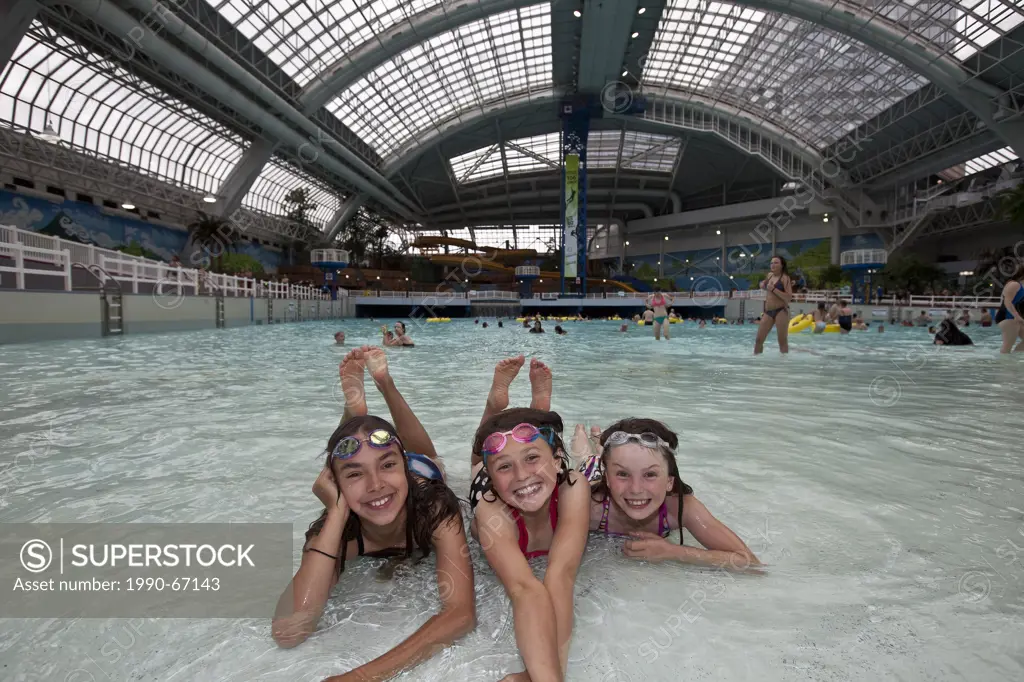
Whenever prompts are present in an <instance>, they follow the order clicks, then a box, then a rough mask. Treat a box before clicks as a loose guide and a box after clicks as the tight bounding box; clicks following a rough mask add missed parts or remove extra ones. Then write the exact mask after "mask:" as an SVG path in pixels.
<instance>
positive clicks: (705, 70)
mask: <svg viewBox="0 0 1024 682" xmlns="http://www.w3.org/2000/svg"><path fill="white" fill-rule="evenodd" d="M839 5H840V6H842V5H853V6H857V7H859V8H860V12H861V13H863V14H865V15H878V16H883V17H885V18H886V19H888V20H890V21H893V22H896V23H898V24H901V25H902V26H904V27H905V28H906V29H907V32H908V34H911V35H912V40H914V41H918V42H921V43H930V44H931V45H932V46H933V48H934V49H936V50H937V51H940V52H944V53H946V54H947V55H949V56H951V57H952V58H954V59H960V60H962V59H964V58H966V57H968V56H970V55H971V54H974V53H975V52H977V51H978V50H979V49H981V48H983V47H985V46H986V45H988V44H989V43H991V42H992V41H994V40H995V39H996V38H998V37H999V36H1000V35H1001V34H1002V33H1005V32H1006V31H1008V30H1009V29H1011V28H1013V27H1014V26H1016V25H1018V24H1020V23H1021V21H1022V20H1024V3H1021V2H1019V0H1017V1H1014V2H1006V1H1004V0H927V1H924V0H921V1H920V2H918V1H917V0H845V1H844V2H840V3H839ZM643 81H644V85H645V87H646V88H647V89H651V90H654V91H662V92H666V91H669V90H677V91H683V92H698V93H700V94H702V95H704V96H706V97H711V98H713V99H719V100H722V101H724V102H727V103H729V104H731V105H733V106H737V107H739V108H742V109H745V110H747V111H751V112H753V113H755V114H757V115H759V116H761V117H763V118H765V119H767V120H771V121H773V122H774V123H776V124H779V125H781V126H782V127H783V128H785V129H786V130H788V131H789V132H790V133H792V134H793V135H795V136H797V137H798V138H800V139H802V140H805V141H807V142H809V143H811V144H812V145H815V146H818V147H824V146H826V145H828V144H831V143H832V142H835V141H836V140H837V139H839V138H840V137H842V136H843V135H844V134H845V133H847V132H849V131H850V130H853V129H854V128H855V127H857V126H858V125H860V124H861V123H863V122H864V121H866V120H868V119H869V118H871V117H872V116H874V115H876V114H878V113H879V112H881V111H882V110H884V109H886V108H888V107H890V106H891V105H893V104H894V103H896V102H897V101H899V100H901V99H903V98H904V97H906V96H908V95H910V94H912V93H913V92H914V91H916V90H918V89H920V88H921V87H923V86H924V85H925V84H926V81H925V79H924V78H923V77H922V76H920V75H919V74H917V73H915V72H913V71H911V70H910V69H909V68H907V67H905V66H903V65H902V64H900V63H898V62H896V61H895V60H893V59H890V58H889V57H886V56H884V55H882V54H880V53H878V52H875V51H874V50H872V49H870V48H867V47H865V46H864V45H863V44H862V43H860V42H858V41H855V40H853V39H850V38H847V37H845V36H842V35H840V34H837V33H834V32H832V31H828V30H825V29H822V28H820V27H818V26H817V25H815V24H811V23H809V22H805V21H801V20H798V19H793V18H791V17H788V16H785V15H779V14H774V13H770V12H762V11H759V10H756V9H751V8H749V7H741V6H737V5H731V4H728V3H724V2H708V1H707V0H668V4H667V6H666V8H665V11H664V14H663V16H662V19H661V22H660V24H659V27H658V32H657V34H656V36H655V39H654V42H653V44H652V48H651V52H650V54H649V56H648V57H647V59H646V61H645V63H644V64H643Z"/></svg>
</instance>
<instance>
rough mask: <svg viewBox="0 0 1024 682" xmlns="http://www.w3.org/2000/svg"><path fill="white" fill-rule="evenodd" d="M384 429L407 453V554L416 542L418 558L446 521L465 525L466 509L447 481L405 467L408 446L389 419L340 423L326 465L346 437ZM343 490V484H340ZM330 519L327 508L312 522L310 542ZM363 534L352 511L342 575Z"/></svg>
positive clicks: (343, 549) (339, 567) (343, 548)
mask: <svg viewBox="0 0 1024 682" xmlns="http://www.w3.org/2000/svg"><path fill="white" fill-rule="evenodd" d="M377 429H383V430H385V431H387V432H388V433H390V434H391V435H392V436H394V437H395V438H396V439H397V442H398V445H399V449H400V450H401V451H402V452H403V455H402V460H403V462H402V465H403V467H404V468H405V480H406V482H407V483H408V485H409V494H408V496H407V497H406V498H405V557H406V558H408V557H410V556H412V552H413V545H414V544H415V546H416V548H417V549H419V550H420V552H421V554H420V556H419V557H418V558H417V561H419V560H420V559H423V558H424V557H426V556H427V555H429V554H430V546H431V538H432V537H433V534H434V531H435V530H436V529H437V528H438V527H439V526H440V525H441V524H442V523H453V524H454V523H458V524H460V525H461V524H462V512H461V510H460V508H459V499H458V498H457V497H456V496H455V493H454V492H452V490H451V488H449V487H448V485H447V484H446V483H444V482H443V481H435V480H428V479H424V478H419V477H414V476H413V474H412V472H411V471H409V468H408V467H407V466H405V461H404V460H405V454H404V452H405V449H404V448H403V447H402V441H401V439H399V438H398V432H397V431H395V427H394V426H392V425H391V423H390V422H388V421H387V420H384V419H381V418H380V417H374V416H372V415H366V416H361V417H352V418H351V419H349V420H348V421H347V422H345V423H343V424H340V425H339V426H338V428H336V429H335V430H334V433H332V434H331V437H330V438H329V439H328V440H327V450H326V451H325V453H324V456H325V462H326V465H327V466H329V465H330V461H331V453H332V452H334V448H335V447H336V446H337V445H338V441H340V440H341V439H342V438H344V437H345V436H352V435H355V434H357V433H359V432H360V431H376V430H377ZM339 489H340V484H339ZM326 520H327V509H324V510H323V511H322V512H321V513H320V516H319V517H318V518H317V519H316V520H315V521H313V523H311V524H309V529H308V530H307V531H306V543H307V544H308V543H309V541H310V540H312V539H313V538H314V537H316V536H317V535H319V534H320V531H321V530H322V529H323V527H324V522H325V521H326ZM361 535H362V522H361V520H360V518H359V516H358V515H357V514H356V513H355V512H352V513H351V514H349V517H348V521H347V522H346V523H345V528H344V529H343V530H342V532H341V551H340V552H339V553H338V561H337V564H336V565H337V570H338V575H341V573H342V571H344V570H345V555H346V553H347V550H348V543H349V542H350V541H352V540H355V539H356V538H358V537H360V536H361Z"/></svg>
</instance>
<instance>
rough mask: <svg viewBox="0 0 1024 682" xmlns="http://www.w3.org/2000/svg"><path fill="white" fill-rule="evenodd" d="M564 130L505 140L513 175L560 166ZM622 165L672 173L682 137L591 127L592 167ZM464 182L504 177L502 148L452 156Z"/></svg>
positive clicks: (589, 159) (589, 154)
mask: <svg viewBox="0 0 1024 682" xmlns="http://www.w3.org/2000/svg"><path fill="white" fill-rule="evenodd" d="M560 139H561V138H560V134H559V133H549V134H547V135H537V136H535V137H526V138H521V139H518V140H511V141H507V142H504V143H503V144H502V146H503V147H504V148H505V158H506V160H507V162H508V172H509V175H514V174H516V173H530V172H536V171H543V170H549V169H559V168H561V164H560V161H559V147H560ZM620 153H621V157H622V158H621V167H622V168H628V169H632V170H640V171H649V172H656V173H671V172H672V170H673V168H674V167H675V163H676V158H677V157H678V156H679V138H678V137H674V136H671V135H655V134H651V133H640V132H636V131H633V130H627V131H625V132H623V131H619V130H594V131H591V133H590V137H589V139H588V141H587V167H588V168H615V166H616V165H618V163H619V156H620ZM449 162H450V163H451V166H452V171H453V172H454V173H455V177H456V179H457V180H458V181H459V182H460V183H470V182H478V181H480V180H486V179H488V178H495V177H501V176H502V174H503V172H504V171H503V166H502V161H501V148H500V147H499V146H498V145H496V144H493V145H490V146H489V147H481V148H480V149H475V150H473V151H471V152H467V153H466V154H462V155H460V156H456V157H453V158H452V159H450V160H449Z"/></svg>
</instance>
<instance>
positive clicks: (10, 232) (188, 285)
mask: <svg viewBox="0 0 1024 682" xmlns="http://www.w3.org/2000/svg"><path fill="white" fill-rule="evenodd" d="M0 257H6V258H10V259H13V260H14V265H13V267H12V266H9V265H8V266H0V272H11V273H14V275H15V286H16V288H18V289H24V288H25V276H26V275H43V276H52V277H63V278H64V279H65V282H64V290H65V291H71V290H72V280H71V266H72V263H81V264H82V265H86V266H90V265H97V266H99V267H100V268H102V270H104V271H106V272H107V273H108V274H109V276H110V277H111V278H112V279H115V280H117V281H118V282H120V283H121V284H122V288H125V287H124V285H125V284H130V285H131V291H132V293H136V294H137V293H139V284H143V283H144V284H151V285H155V286H156V287H157V289H158V290H159V291H160V292H161V293H163V292H165V291H171V290H174V291H176V293H178V294H181V293H186V292H188V293H192V294H195V295H199V294H214V293H216V294H221V295H231V296H241V297H251V296H256V297H260V298H295V299H304V300H316V299H322V300H326V299H329V298H330V296H329V295H328V294H326V293H324V292H322V291H321V290H320V289H318V288H317V287H311V286H298V285H294V284H286V283H284V282H269V281H262V282H261V281H259V280H256V279H252V278H248V277H238V276H237V275H222V274H218V273H212V272H206V271H205V270H191V269H186V268H183V267H179V266H171V265H168V264H167V263H162V262H160V261H155V260H150V259H148V258H141V257H139V256H131V255H128V254H125V253H121V252H119V251H111V250H109V249H101V248H99V247H96V246H89V245H86V244H78V243H75V242H69V241H66V240H63V239H59V238H57V237H51V236H49V235H45V234H39V233H37V232H30V231H28V230H20V229H18V228H16V227H11V226H7V225H0ZM26 261H29V262H31V263H45V264H47V265H50V266H52V268H55V269H50V270H42V269H39V268H33V267H31V266H30V265H26ZM189 290H191V291H190V292H189Z"/></svg>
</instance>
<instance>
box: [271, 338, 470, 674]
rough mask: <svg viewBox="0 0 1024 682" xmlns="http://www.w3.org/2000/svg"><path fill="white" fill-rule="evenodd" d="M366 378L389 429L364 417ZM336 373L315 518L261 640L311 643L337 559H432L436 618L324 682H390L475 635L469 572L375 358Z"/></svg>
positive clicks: (411, 428) (360, 355)
mask: <svg viewBox="0 0 1024 682" xmlns="http://www.w3.org/2000/svg"><path fill="white" fill-rule="evenodd" d="M367 368H369V371H370V375H371V377H372V378H373V380H374V383H375V384H376V386H377V388H378V389H379V390H380V392H381V394H382V395H383V396H384V400H385V402H386V403H387V405H388V409H389V410H390V412H391V418H392V419H393V420H394V422H395V426H392V424H391V423H389V422H388V421H386V420H384V419H381V418H380V417H375V416H371V415H368V414H367V409H366V400H365V395H366V394H365V389H364V386H363V384H364V373H365V370H366V369H367ZM339 372H340V374H341V383H342V387H343V389H344V393H345V415H344V416H343V417H342V423H341V424H340V425H339V426H338V428H337V429H335V431H334V433H333V434H331V437H330V438H329V439H328V442H327V449H326V453H325V454H326V461H325V464H324V468H323V470H322V471H321V472H320V475H319V476H318V477H317V479H316V482H315V483H314V484H313V493H314V494H315V495H316V497H317V499H318V500H320V502H321V503H323V505H324V509H323V511H322V512H321V513H320V516H319V517H318V518H317V519H316V520H315V521H314V522H313V523H312V524H310V526H309V530H307V531H306V541H305V544H304V545H303V549H302V563H301V564H300V566H299V569H298V571H297V572H296V573H295V577H294V578H292V581H291V582H290V583H289V584H288V586H287V587H286V589H285V591H284V593H283V594H282V595H281V598H280V600H279V601H278V604H277V609H276V612H275V615H274V619H273V623H272V626H271V634H272V636H273V638H274V641H275V642H277V644H278V645H279V646H281V647H283V648H291V647H295V646H298V645H299V644H301V643H302V642H304V641H305V640H306V639H307V638H308V637H309V636H310V635H311V634H313V632H314V631H315V630H316V627H317V624H318V623H319V621H320V618H321V616H322V615H323V611H324V607H325V606H326V604H327V602H328V600H330V599H331V598H332V594H331V593H332V591H333V589H334V586H335V585H336V584H337V582H338V581H339V580H340V579H341V576H342V573H343V572H344V570H345V564H346V557H351V556H357V555H358V556H375V557H396V558H397V557H404V558H406V559H408V558H411V557H413V556H416V557H419V558H423V557H426V556H427V555H428V554H430V553H431V552H434V553H435V555H436V556H437V590H438V595H439V597H440V602H441V608H440V610H439V611H438V612H437V613H436V614H434V615H433V616H432V617H431V618H430V619H428V620H427V621H426V622H425V623H424V624H423V625H421V626H420V627H419V628H418V629H417V630H416V631H415V632H414V633H411V634H410V635H409V636H408V637H407V638H406V639H405V641H404V642H402V643H401V644H399V645H398V646H396V647H395V648H393V649H391V650H390V651H388V652H386V653H384V654H383V655H381V656H378V657H377V658H375V659H374V660H372V661H369V662H367V663H365V664H363V665H361V666H359V667H358V668H356V669H355V670H352V671H349V672H346V673H344V674H342V675H338V676H334V677H331V678H328V680H325V682H348V681H349V680H367V679H380V680H382V679H391V678H393V677H395V676H397V675H399V674H401V673H402V672H403V671H405V670H408V669H410V668H412V667H414V666H416V665H417V664H418V663H420V662H421V661H423V660H426V659H427V658H429V657H430V656H432V655H434V654H435V653H437V652H438V651H439V650H440V649H443V648H447V647H448V646H450V645H451V644H452V643H453V642H455V641H456V640H458V639H459V638H461V637H462V636H463V635H466V634H467V633H469V632H470V631H472V630H473V628H474V627H475V626H476V599H475V596H474V582H473V566H472V562H471V561H470V558H469V556H470V555H469V547H468V545H467V542H466V535H465V531H464V529H463V524H462V515H461V512H460V509H459V500H458V498H457V497H456V496H455V493H453V492H452V491H451V489H450V488H448V486H447V485H446V484H445V482H444V474H443V471H442V470H441V469H440V467H439V464H438V463H437V462H435V460H436V458H437V453H436V452H435V450H434V446H433V443H432V442H431V440H430V437H429V435H427V432H426V430H425V429H424V428H423V425H422V424H421V423H420V422H419V420H418V419H417V418H416V415H415V414H414V413H413V411H412V409H411V408H410V407H409V405H408V404H407V403H406V402H405V399H404V398H403V397H402V395H401V394H400V393H399V392H398V389H397V388H396V387H395V384H394V379H393V378H392V377H391V375H390V373H389V372H388V368H387V357H386V356H385V355H384V352H383V351H382V350H381V349H379V348H371V347H369V346H364V347H362V348H360V349H357V350H354V351H352V352H351V353H349V354H348V356H346V357H345V360H344V361H343V362H342V363H341V366H340V369H339ZM409 449H411V450H413V451H414V452H416V453H420V454H412V453H411V452H409ZM395 579H396V580H400V579H402V578H401V577H398V578H395ZM335 598H337V596H335Z"/></svg>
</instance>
